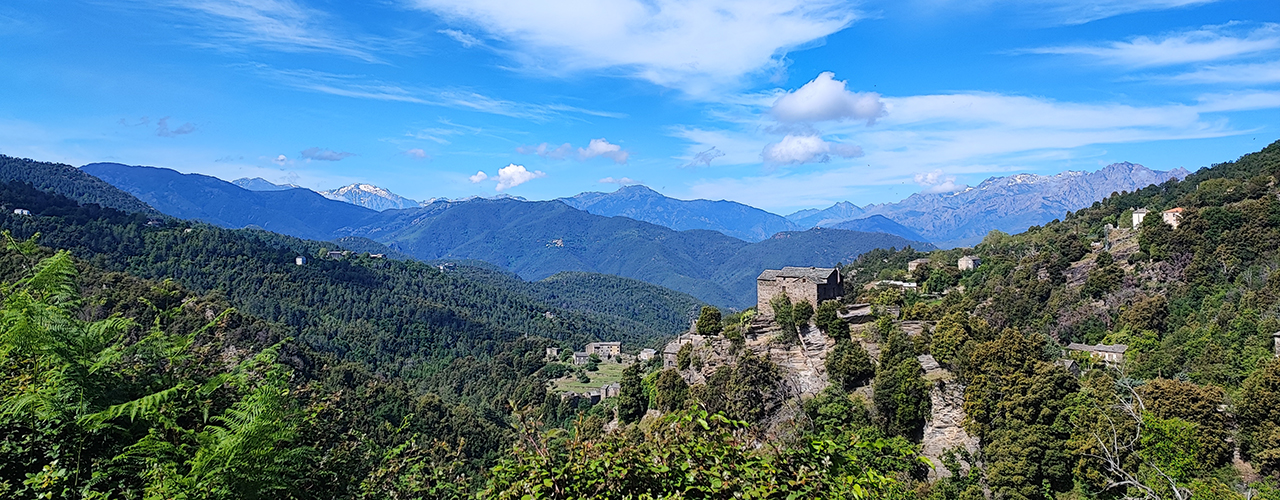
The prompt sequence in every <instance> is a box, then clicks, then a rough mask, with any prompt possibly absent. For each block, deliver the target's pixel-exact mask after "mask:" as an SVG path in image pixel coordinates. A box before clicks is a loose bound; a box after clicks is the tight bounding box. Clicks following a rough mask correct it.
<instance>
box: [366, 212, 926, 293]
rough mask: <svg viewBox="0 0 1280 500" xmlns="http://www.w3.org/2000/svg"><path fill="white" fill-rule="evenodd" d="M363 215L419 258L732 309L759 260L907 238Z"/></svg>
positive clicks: (555, 219) (543, 218)
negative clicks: (567, 275) (629, 281)
mask: <svg viewBox="0 0 1280 500" xmlns="http://www.w3.org/2000/svg"><path fill="white" fill-rule="evenodd" d="M367 223H368V224H367V225H366V226H362V227H357V228H353V229H352V234H354V235H357V236H365V237H368V238H372V239H375V240H378V241H381V242H383V243H386V244H387V245H388V246H389V247H391V248H393V249H396V250H398V251H400V252H404V253H406V254H409V255H413V256H415V257H417V258H419V259H425V260H429V259H440V258H459V259H478V260H483V261H486V262H492V263H495V264H498V265H501V266H503V267H504V268H506V269H509V270H511V271H513V272H515V273H517V274H519V275H520V276H521V277H523V278H525V279H527V280H541V279H544V278H547V277H549V276H551V275H553V274H556V273H559V272H562V271H587V272H597V273H605V274H613V275H617V276H623V277H627V278H633V279H638V280H642V281H646V282H649V283H653V284H656V285H660V286H663V287H666V288H670V289H673V290H678V291H681V292H684V293H688V294H690V295H692V296H694V297H697V298H698V299H700V300H703V301H706V302H708V303H711V304H714V305H717V306H722V307H738V308H741V307H746V306H748V305H750V304H752V303H753V302H754V299H755V286H754V283H755V277H756V276H757V275H759V274H760V272H761V271H763V270H764V269H766V268H770V267H773V268H777V267H781V266H784V265H794V266H830V265H834V264H835V263H836V262H838V261H846V262H847V261H850V260H852V259H853V258H854V257H857V256H858V255H859V254H861V253H863V252H866V251H869V250H871V249H873V248H888V247H897V248H903V247H906V246H909V245H912V244H913V243H912V242H910V241H908V240H906V239H904V238H902V237H899V236H894V235H887V234H871V233H858V232H853V231H842V230H811V231H803V232H783V233H779V234H778V235H776V236H775V237H774V238H770V239H768V240H765V241H762V242H758V243H747V242H744V241H742V240H739V239H736V238H731V237H729V236H725V235H723V234H720V233H719V232H716V231H706V230H690V231H674V230H671V229H669V228H666V227H662V226H658V225H655V224H649V223H646V222H640V221H635V220H632V219H629V218H626V217H603V216H598V215H593V214H589V213H586V212H583V211H580V210H575V209H573V208H570V207H569V206H567V205H565V204H563V203H559V202H556V201H547V202H520V201H513V200H473V201H468V202H461V203H445V202H439V203H433V204H431V205H429V206H427V207H424V208H420V209H410V210H397V211H391V212H384V213H383V214H382V216H381V217H378V218H376V219H373V220H370V221H367ZM915 246H916V247H922V246H927V244H919V243H915ZM929 248H932V247H931V246H930V247H929Z"/></svg>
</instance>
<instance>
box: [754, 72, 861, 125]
mask: <svg viewBox="0 0 1280 500" xmlns="http://www.w3.org/2000/svg"><path fill="white" fill-rule="evenodd" d="M884 111H885V110H884V103H882V102H880V94H877V93H875V92H863V93H859V92H851V91H849V90H847V89H846V88H845V82H843V81H839V80H836V79H835V73H832V72H830V71H827V72H823V73H821V74H819V75H818V77H817V78H814V79H813V80H811V81H810V82H809V83H806V84H804V86H802V87H800V88H799V89H796V91H795V92H790V93H787V94H784V95H782V96H781V97H779V98H778V100H777V101H775V102H774V103H773V108H772V109H770V110H769V112H770V113H772V114H773V116H774V117H775V118H777V119H778V120H779V121H782V122H788V123H794V122H810V123H811V122H822V121H830V120H866V121H867V125H871V124H872V123H875V121H876V118H879V117H881V116H883V115H884Z"/></svg>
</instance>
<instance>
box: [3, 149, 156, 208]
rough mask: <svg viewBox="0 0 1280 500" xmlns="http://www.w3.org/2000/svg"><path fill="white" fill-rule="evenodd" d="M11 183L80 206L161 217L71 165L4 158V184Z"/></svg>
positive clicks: (124, 193)
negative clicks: (42, 191)
mask: <svg viewBox="0 0 1280 500" xmlns="http://www.w3.org/2000/svg"><path fill="white" fill-rule="evenodd" d="M10 181H20V182H25V183H28V184H31V185H33V186H35V187H36V189H40V190H44V191H48V192H50V193H57V194H60V195H63V196H66V197H67V198H71V199H73V200H76V201H77V202H80V203H85V204H88V203H93V204H97V205H99V206H103V207H107V208H114V209H116V210H121V211H124V212H143V213H147V214H152V215H159V212H156V210H155V209H153V208H151V207H150V206H148V205H147V204H146V203H143V202H141V201H138V199H137V198H134V197H133V196H132V195H130V194H129V193H126V192H124V191H121V190H120V189H117V188H116V187H115V186H112V185H110V184H107V183H106V182H104V181H103V180H102V179H99V178H97V177H94V176H92V175H89V174H86V173H84V172H82V171H80V169H78V168H75V167H73V166H71V165H65V164H62V163H45V162H38V161H35V160H30V159H26V158H14V157H12V156H5V155H0V182H10ZM7 208H9V210H6V211H12V209H14V208H27V207H12V206H10V207H7Z"/></svg>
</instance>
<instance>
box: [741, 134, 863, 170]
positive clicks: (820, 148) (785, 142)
mask: <svg viewBox="0 0 1280 500" xmlns="http://www.w3.org/2000/svg"><path fill="white" fill-rule="evenodd" d="M831 155H836V156H839V157H842V158H853V157H857V156H862V148H860V147H858V146H854V145H851V144H841V143H838V142H827V141H824V140H822V137H819V136H816V135H789V134H788V135H787V136H786V137H783V138H782V140H781V141H779V142H775V143H772V144H769V145H768V146H765V147H764V151H763V152H762V153H761V156H762V157H763V158H764V162H765V164H766V165H794V164H801V163H826V162H829V161H831Z"/></svg>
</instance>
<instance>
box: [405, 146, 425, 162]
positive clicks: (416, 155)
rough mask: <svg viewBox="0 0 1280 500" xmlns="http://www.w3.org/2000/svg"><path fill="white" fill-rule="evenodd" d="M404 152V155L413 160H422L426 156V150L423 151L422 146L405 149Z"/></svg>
mask: <svg viewBox="0 0 1280 500" xmlns="http://www.w3.org/2000/svg"><path fill="white" fill-rule="evenodd" d="M404 154H405V156H408V157H410V158H413V159H415V160H422V159H425V158H426V157H427V152H426V151H423V150H422V148H413V149H410V150H408V151H405V152H404Z"/></svg>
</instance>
